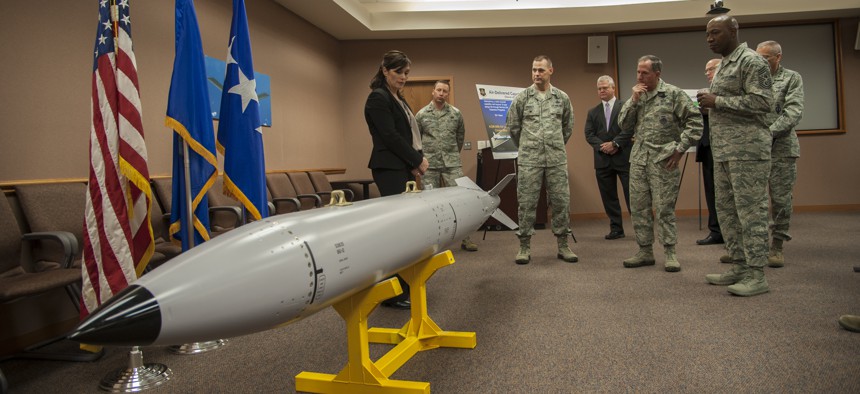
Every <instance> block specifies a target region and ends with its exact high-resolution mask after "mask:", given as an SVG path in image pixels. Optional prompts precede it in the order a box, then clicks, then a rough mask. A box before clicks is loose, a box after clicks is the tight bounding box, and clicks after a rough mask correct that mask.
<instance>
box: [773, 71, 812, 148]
mask: <svg viewBox="0 0 860 394" xmlns="http://www.w3.org/2000/svg"><path fill="white" fill-rule="evenodd" d="M772 77H773V101H774V108H773V110H772V111H770V113H769V114H767V122H768V124H770V132H771V133H772V134H773V147H772V148H771V149H772V152H771V156H772V157H800V143H799V142H798V141H797V132H796V131H795V130H794V128H795V127H797V124H798V123H800V118H801V117H803V79H802V78H801V77H800V74H798V73H797V72H796V71H792V70H789V69H787V68H784V67H782V66H779V68H778V69H777V70H776V74H773V75H772Z"/></svg>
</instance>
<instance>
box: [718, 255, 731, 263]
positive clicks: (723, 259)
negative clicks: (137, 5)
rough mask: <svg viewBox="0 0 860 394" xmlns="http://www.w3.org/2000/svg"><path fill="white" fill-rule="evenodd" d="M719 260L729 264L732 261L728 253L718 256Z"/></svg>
mask: <svg viewBox="0 0 860 394" xmlns="http://www.w3.org/2000/svg"><path fill="white" fill-rule="evenodd" d="M720 262H721V263H723V264H731V263H732V256H731V255H729V254H724V255H722V256H720Z"/></svg>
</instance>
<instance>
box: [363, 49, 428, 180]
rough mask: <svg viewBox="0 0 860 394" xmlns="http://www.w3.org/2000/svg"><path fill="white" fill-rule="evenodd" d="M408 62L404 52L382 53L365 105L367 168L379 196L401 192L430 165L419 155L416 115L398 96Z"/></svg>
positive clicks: (407, 68)
mask: <svg viewBox="0 0 860 394" xmlns="http://www.w3.org/2000/svg"><path fill="white" fill-rule="evenodd" d="M411 63H412V62H411V61H410V60H409V58H408V57H406V54H405V53H403V52H400V51H388V52H387V53H385V55H384V56H383V57H382V64H381V65H380V66H379V70H377V72H376V75H375V76H374V77H373V80H371V82H370V88H371V89H373V90H372V91H371V92H370V95H369V96H367V102H366V103H365V105H364V119H365V120H366V121H367V127H368V129H370V136H371V137H372V138H373V151H371V153H370V162H369V163H368V164H367V167H368V168H370V170H371V172H372V173H373V180H374V182H376V186H377V187H379V193H380V194H381V195H382V196H390V195H393V194H399V193H402V192H403V191H404V190H405V189H406V182H407V181H414V180H415V177H416V176H417V175H423V174H424V172H425V171H427V168H428V167H429V165H430V164H429V163H428V162H427V159H425V158H424V156H423V155H422V153H421V134H420V132H419V131H418V124H417V123H416V122H415V116H414V115H413V114H412V110H411V109H410V108H409V105H408V104H406V100H404V99H403V96H402V95H401V94H400V90H401V89H403V86H404V85H405V84H406V80H407V79H408V78H409V66H410V65H411Z"/></svg>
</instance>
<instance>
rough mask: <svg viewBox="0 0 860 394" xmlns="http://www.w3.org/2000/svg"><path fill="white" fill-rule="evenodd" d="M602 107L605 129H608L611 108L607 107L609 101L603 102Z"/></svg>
mask: <svg viewBox="0 0 860 394" xmlns="http://www.w3.org/2000/svg"><path fill="white" fill-rule="evenodd" d="M603 108H604V109H603V116H605V117H606V131H609V118H610V117H611V115H612V108H610V107H609V103H604V107H603Z"/></svg>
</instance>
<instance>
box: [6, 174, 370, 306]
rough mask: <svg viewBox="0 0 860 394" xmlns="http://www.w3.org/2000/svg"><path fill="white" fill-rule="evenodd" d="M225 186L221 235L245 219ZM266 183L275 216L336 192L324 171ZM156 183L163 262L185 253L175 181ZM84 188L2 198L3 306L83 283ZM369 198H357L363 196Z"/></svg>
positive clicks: (215, 215)
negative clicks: (179, 239)
mask: <svg viewBox="0 0 860 394" xmlns="http://www.w3.org/2000/svg"><path fill="white" fill-rule="evenodd" d="M222 182H223V181H222V180H221V177H220V176H219V179H218V181H217V182H216V185H215V186H214V187H213V188H211V189H210V190H209V192H208V193H207V197H208V198H209V204H210V211H211V212H210V214H211V219H212V223H213V226H212V227H213V233H214V234H215V235H218V234H221V233H224V232H226V231H229V230H230V229H232V228H235V227H237V226H239V225H241V224H242V223H243V222H244V220H243V219H244V218H242V217H241V212H242V210H241V208H240V206H239V202H238V201H236V200H234V199H232V198H230V197H228V196H225V195H224V194H222V192H221V190H222ZM266 183H267V189H268V199H269V202H270V204H271V205H270V211H271V212H272V214H283V213H289V212H295V211H299V210H306V209H312V208H316V207H321V206H323V205H324V204H325V203H327V202H328V201H329V199H330V196H331V192H332V190H333V187H332V185H331V182H329V180H328V178H327V176H326V175H325V173H323V172H321V171H310V172H275V173H269V174H266ZM152 186H153V192H154V196H155V200H156V203H154V204H153V212H152V218H153V221H152V225H153V232H154V234H155V238H156V252H155V254H154V256H153V263H155V265H157V264H159V263H162V262H164V261H166V260H168V259H170V258H172V257H175V256H176V255H178V254H179V253H180V252H181V249H180V248H179V247H177V246H176V245H174V244H173V243H171V242H169V240H168V238H169V236H168V230H167V229H168V225H169V223H168V222H169V211H170V207H171V199H172V196H171V194H172V185H171V179H170V178H155V179H153V180H152ZM86 188H87V185H86V184H85V183H84V182H56V183H43V184H21V185H15V186H14V193H10V195H9V196H8V197H7V198H3V199H2V201H0V223H2V225H0V303H2V302H9V301H11V300H14V299H16V298H19V297H22V296H26V295H28V294H37V293H40V292H43V291H46V290H49V289H53V288H56V287H60V286H69V291H70V292H72V293H73V292H74V291H75V288H74V286H78V283H79V282H80V267H81V260H82V250H81V246H82V245H83V223H84V209H85V204H86ZM374 189H375V188H374ZM344 194H345V195H346V197H347V200H349V201H354V200H355V198H356V191H353V190H352V189H344ZM372 194H374V193H372ZM375 194H377V195H378V193H375ZM367 197H369V196H363V195H362V193H358V198H359V199H361V198H367ZM14 208H17V209H14ZM73 298H74V299H75V300H76V296H75V297H73ZM74 304H75V306H77V302H76V301H75V302H74Z"/></svg>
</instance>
